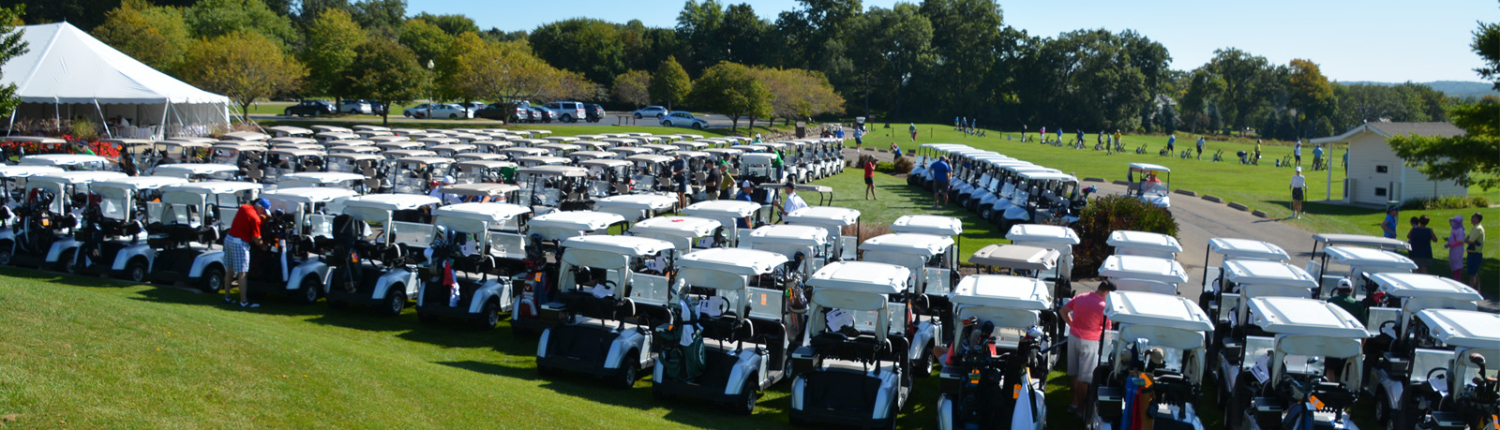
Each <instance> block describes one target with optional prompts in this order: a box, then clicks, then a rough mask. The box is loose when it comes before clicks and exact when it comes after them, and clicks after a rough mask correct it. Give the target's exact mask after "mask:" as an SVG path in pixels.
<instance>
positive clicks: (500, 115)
mask: <svg viewBox="0 0 1500 430" xmlns="http://www.w3.org/2000/svg"><path fill="white" fill-rule="evenodd" d="M515 113H516V112H509V111H506V109H505V106H504V105H501V104H499V103H496V104H492V105H488V106H485V107H484V108H482V109H479V111H477V112H474V117H475V118H485V119H493V120H500V121H504V120H507V119H510V117H511V116H513V115H515Z"/></svg>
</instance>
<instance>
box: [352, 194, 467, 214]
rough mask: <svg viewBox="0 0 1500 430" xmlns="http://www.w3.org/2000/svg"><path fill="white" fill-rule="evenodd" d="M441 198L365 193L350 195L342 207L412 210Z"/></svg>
mask: <svg viewBox="0 0 1500 430" xmlns="http://www.w3.org/2000/svg"><path fill="white" fill-rule="evenodd" d="M442 202H443V201H442V199H439V198H437V197H432V196H425V195H421V194H367V195H363V196H355V197H350V198H349V199H348V200H345V201H344V207H345V208H349V207H361V208H371V209H379V210H384V211H405V210H413V209H416V208H420V207H422V206H427V205H437V204H439V203H442Z"/></svg>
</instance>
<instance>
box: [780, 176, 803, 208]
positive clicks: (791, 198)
mask: <svg viewBox="0 0 1500 430" xmlns="http://www.w3.org/2000/svg"><path fill="white" fill-rule="evenodd" d="M781 188H782V190H783V192H784V193H786V201H784V202H782V203H781V216H782V217H786V215H787V214H789V213H792V212H796V211H797V210H799V209H805V208H807V201H806V200H802V196H799V195H797V184H793V183H792V181H786V185H784V186H782V187H781Z"/></svg>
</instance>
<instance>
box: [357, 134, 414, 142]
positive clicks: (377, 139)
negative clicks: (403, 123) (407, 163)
mask: <svg viewBox="0 0 1500 430" xmlns="http://www.w3.org/2000/svg"><path fill="white" fill-rule="evenodd" d="M365 140H368V141H370V142H372V143H386V142H405V141H408V140H411V138H410V137H406V136H370V137H367V138H365Z"/></svg>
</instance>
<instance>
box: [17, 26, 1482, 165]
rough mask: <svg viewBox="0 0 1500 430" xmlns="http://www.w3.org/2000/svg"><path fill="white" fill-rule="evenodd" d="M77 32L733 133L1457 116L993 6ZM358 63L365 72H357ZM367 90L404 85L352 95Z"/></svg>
mask: <svg viewBox="0 0 1500 430" xmlns="http://www.w3.org/2000/svg"><path fill="white" fill-rule="evenodd" d="M76 1H77V0H59V3H56V4H51V5H49V6H47V7H46V8H43V9H44V10H41V11H37V10H34V9H29V10H28V11H27V14H28V15H27V16H32V15H33V13H34V14H46V13H52V14H56V13H58V12H57V11H58V10H62V9H66V7H65V6H67V5H70V4H73V3H75V2H76ZM82 13H87V12H82ZM74 22H97V23H98V24H97V26H96V27H93V28H92V29H91V31H92V32H93V33H94V34H95V35H96V36H98V37H100V38H101V39H102V40H104V41H105V42H106V43H109V44H110V45H112V46H115V47H116V48H118V49H121V50H122V51H124V52H126V53H127V54H130V55H132V56H135V57H136V58H138V59H141V60H142V61H144V62H146V63H147V64H150V65H152V66H153V67H157V68H158V69H161V70H165V71H168V72H169V73H173V74H176V75H178V76H181V77H184V78H186V79H187V80H188V81H189V82H193V83H195V84H200V85H204V86H205V87H208V88H209V89H211V90H217V91H221V92H225V93H226V94H229V95H231V96H232V97H236V100H237V101H241V100H245V99H247V97H249V96H251V95H253V96H255V97H266V96H268V95H271V94H313V95H321V96H344V97H361V98H372V99H377V100H381V101H393V102H404V101H409V100H411V99H416V98H435V99H440V100H492V101H519V100H557V99H579V100H587V101H599V102H613V103H618V104H617V106H624V105H631V106H636V105H642V104H650V103H661V104H664V105H670V106H673V107H677V106H686V107H690V108H695V109H703V110H711V111H716V112H723V113H726V114H730V115H731V116H732V117H736V126H737V125H738V119H739V118H747V119H750V120H751V122H752V123H753V122H754V121H755V120H758V119H772V118H781V119H792V118H798V119H801V118H809V117H818V116H831V115H840V114H854V115H865V116H870V117H873V118H874V120H876V121H884V122H886V123H889V122H893V121H900V122H918V121H921V122H947V121H948V119H949V118H955V117H967V118H977V119H978V122H979V124H980V125H981V126H983V127H987V128H1005V129H1019V128H1021V127H1028V128H1030V129H1037V128H1040V127H1048V128H1049V129H1058V128H1065V129H1068V130H1070V131H1071V130H1076V129H1083V130H1087V131H1094V130H1125V131H1132V130H1134V131H1144V132H1163V133H1170V132H1175V131H1177V130H1184V131H1188V132H1192V133H1204V134H1221V133H1244V132H1246V131H1247V130H1255V131H1256V132H1258V133H1259V134H1260V135H1262V136H1267V137H1274V138H1280V139H1294V138H1304V137H1319V136H1327V135H1332V134H1334V133H1336V132H1339V131H1342V130H1345V129H1347V128H1349V127H1352V126H1355V125H1358V124H1359V123H1362V122H1364V121H1376V120H1391V121H1442V120H1445V119H1446V118H1447V117H1446V109H1447V108H1448V107H1450V106H1452V105H1454V104H1456V103H1458V102H1459V100H1457V99H1455V98H1452V97H1446V96H1444V95H1443V94H1442V93H1440V92H1438V91H1435V90H1433V89H1431V88H1429V87H1427V86H1425V85H1419V84H1411V83H1407V84H1401V85H1395V86H1386V85H1376V84H1351V85H1344V84H1340V83H1337V82H1332V81H1330V80H1329V79H1328V78H1327V77H1326V76H1324V75H1323V74H1322V73H1321V71H1320V70H1319V68H1318V65H1317V63H1315V62H1314V61H1313V60H1310V59H1297V60H1292V61H1291V62H1289V63H1287V64H1273V63H1271V62H1270V61H1269V60H1267V59H1266V58H1265V57H1263V56H1259V55H1255V54H1253V53H1250V52H1246V51H1243V50H1240V49H1236V48H1233V47H1226V48H1223V49H1220V50H1217V51H1215V53H1214V54H1215V55H1214V57H1213V58H1212V59H1211V60H1210V61H1208V62H1207V63H1205V64H1202V65H1199V66H1198V67H1196V68H1194V69H1192V70H1188V71H1182V70H1171V69H1170V68H1169V64H1170V61H1171V58H1172V57H1171V54H1170V53H1169V52H1168V50H1167V49H1166V47H1164V46H1162V45H1161V44H1160V43H1158V42H1156V41H1153V40H1151V39H1150V38H1149V37H1147V36H1145V35H1142V34H1139V33H1137V32H1134V31H1131V30H1124V31H1119V32H1109V31H1106V30H1103V29H1092V30H1090V29H1084V30H1077V31H1071V32H1066V33H1062V34H1058V35H1056V36H1050V37H1049V36H1041V35H1032V34H1028V33H1027V32H1026V31H1025V30H1021V29H1018V28H1015V27H1012V26H1009V25H1007V24H1006V23H1005V21H1004V19H1003V13H1002V10H1001V8H1000V6H999V5H998V4H997V3H996V2H995V1H994V0H924V1H921V2H919V3H897V4H895V5H894V6H893V7H891V8H884V7H878V6H876V7H869V8H866V7H864V6H863V5H862V4H861V2H860V1H859V0H800V5H799V7H797V8H796V9H793V10H789V11H783V12H781V13H779V14H778V15H777V16H776V18H775V19H769V20H768V19H762V18H760V16H759V15H758V14H757V13H756V12H755V10H754V9H753V7H752V6H751V5H749V4H727V3H721V2H719V1H718V0H702V1H699V0H687V1H686V2H685V4H684V5H683V8H682V10H681V11H680V12H679V14H678V18H677V23H676V26H675V27H673V28H655V27H648V26H645V25H644V24H642V23H641V22H640V21H638V20H631V21H628V22H625V23H613V22H608V21H604V20H598V19H588V18H576V19H568V20H562V21H557V22H552V23H547V24H543V25H540V26H539V27H537V28H536V29H534V30H531V31H524V32H523V31H517V32H506V31H501V30H498V29H494V28H491V29H489V30H481V29H480V28H479V27H478V26H477V25H476V24H475V23H474V21H473V20H472V19H470V18H468V17H466V16H463V15H432V14H427V13H419V14H415V15H408V14H407V11H406V4H405V2H404V1H403V0H360V1H355V2H350V1H349V0H302V1H300V2H290V1H289V0H198V1H196V2H192V1H187V0H164V1H163V2H159V3H148V2H147V0H123V1H122V2H121V3H120V5H119V7H116V8H114V9H112V10H109V11H108V12H106V13H104V16H103V17H100V18H97V19H93V18H90V19H79V20H74ZM216 38H232V39H228V40H232V41H234V42H236V43H223V44H221V45H224V46H246V45H254V46H258V47H259V48H257V49H261V51H260V52H263V53H266V55H258V56H267V55H269V53H270V52H271V51H270V50H269V47H273V46H274V47H275V48H277V49H279V50H280V51H281V52H282V57H283V58H284V61H281V63H284V64H285V67H283V69H285V71H286V72H287V73H285V75H286V76H287V77H288V79H284V80H279V79H258V80H255V81H254V83H255V84H257V85H258V86H260V87H261V88H258V89H255V91H242V90H235V91H231V90H229V89H226V87H225V86H222V85H221V86H215V85H211V84H213V83H214V81H213V80H211V79H208V78H207V77H206V76H211V75H214V73H212V71H204V70H195V69H202V68H213V67H214V66H211V65H204V64H203V63H202V62H201V60H204V59H205V58H203V57H205V56H207V54H205V53H201V52H203V48H207V47H214V46H215V45H211V44H210V42H212V41H213V40H214V39H216ZM245 49H248V48H245ZM388 49H394V50H396V51H397V52H395V53H389V52H383V51H385V50H388ZM377 51H382V52H377ZM224 55H227V54H220V55H219V56H218V57H215V59H222V58H226V57H224ZM361 55H363V57H362V56H361ZM189 56H197V57H195V58H192V60H194V61H188V60H189V58H188V57H189ZM373 57H381V58H373ZM356 60H359V61H360V62H359V64H360V66H361V67H358V68H352V65H354V64H356V63H355V62H356ZM429 64H431V65H433V67H432V68H431V69H429V68H428V67H427V66H428V65H429ZM372 67H375V68H372ZM370 74H375V75H380V76H379V77H382V78H384V79H385V81H383V82H388V83H389V84H390V85H392V86H391V87H387V88H374V86H373V84H368V83H360V82H359V81H361V80H363V79H365V78H367V77H368V76H366V75H370ZM705 78H711V79H708V80H707V81H705ZM377 81H379V80H377ZM684 81H686V82H684ZM272 84H275V85H272ZM704 84H708V85H706V86H705V85H704ZM241 86H247V87H248V86H253V85H248V84H247V85H241ZM398 87H399V88H398ZM699 87H702V88H699ZM694 90H697V91H694ZM239 92H242V93H245V94H244V95H241V96H236V95H235V93H239ZM250 93H254V94H250ZM382 97H385V98H382ZM386 98H389V99H386ZM252 100H253V99H252ZM242 104H245V105H248V103H245V102H242Z"/></svg>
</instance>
